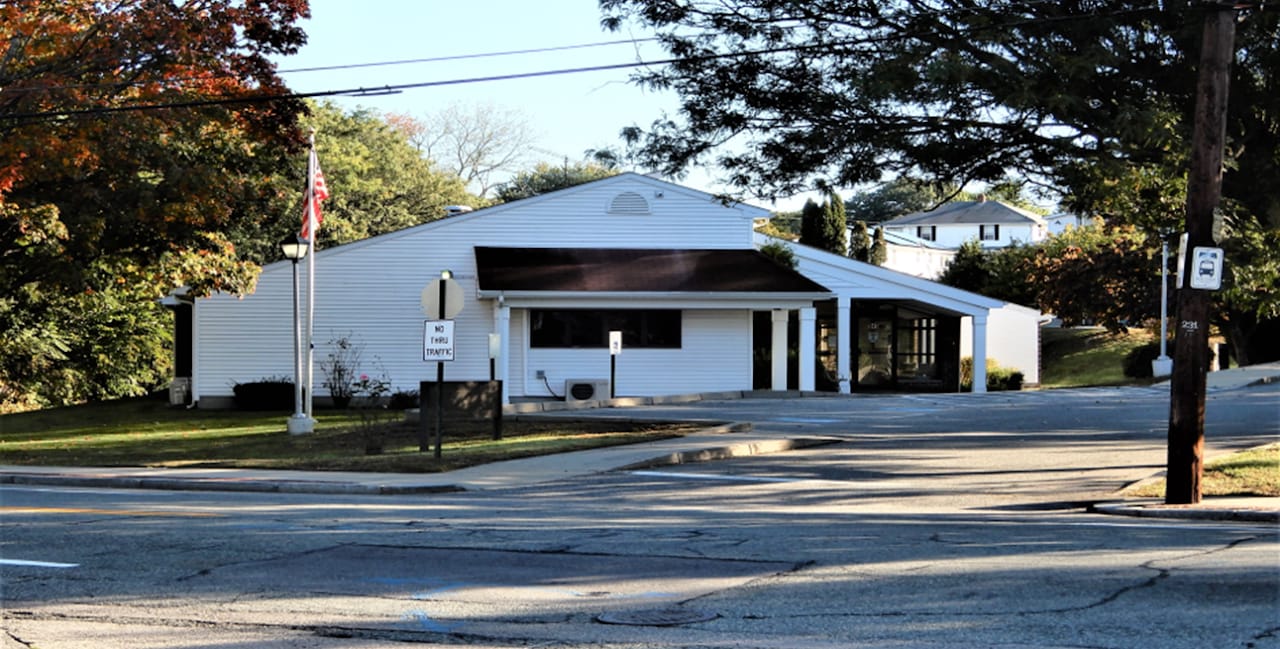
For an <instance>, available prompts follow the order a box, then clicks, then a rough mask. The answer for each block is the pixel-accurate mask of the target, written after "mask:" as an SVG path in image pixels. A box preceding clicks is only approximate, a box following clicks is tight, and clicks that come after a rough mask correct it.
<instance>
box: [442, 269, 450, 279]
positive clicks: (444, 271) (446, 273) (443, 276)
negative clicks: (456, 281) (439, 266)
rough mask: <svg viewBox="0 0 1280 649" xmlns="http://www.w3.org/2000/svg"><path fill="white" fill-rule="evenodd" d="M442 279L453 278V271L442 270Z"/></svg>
mask: <svg viewBox="0 0 1280 649" xmlns="http://www.w3.org/2000/svg"><path fill="white" fill-rule="evenodd" d="M440 279H453V271H451V270H448V269H446V270H442V271H440Z"/></svg>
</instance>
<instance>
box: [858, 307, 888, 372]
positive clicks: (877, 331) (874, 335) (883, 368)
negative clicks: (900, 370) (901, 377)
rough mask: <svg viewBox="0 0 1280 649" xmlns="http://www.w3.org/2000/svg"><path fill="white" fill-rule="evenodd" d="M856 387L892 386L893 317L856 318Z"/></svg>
mask: <svg viewBox="0 0 1280 649" xmlns="http://www.w3.org/2000/svg"><path fill="white" fill-rule="evenodd" d="M857 333H858V338H857V341H856V342H857V347H858V385H859V386H861V387H869V388H874V387H885V388H888V387H891V386H892V385H893V336H894V327H893V317H892V316H879V315H873V316H869V317H862V318H858V331H857Z"/></svg>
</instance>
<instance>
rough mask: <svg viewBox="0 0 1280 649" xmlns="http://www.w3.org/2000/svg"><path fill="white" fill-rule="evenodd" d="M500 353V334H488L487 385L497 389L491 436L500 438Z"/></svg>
mask: <svg viewBox="0 0 1280 649" xmlns="http://www.w3.org/2000/svg"><path fill="white" fill-rule="evenodd" d="M501 355H502V336H501V335H499V334H489V385H490V386H491V387H494V389H496V390H497V391H498V394H497V398H496V400H495V403H494V406H493V438H494V439H502V385H501V384H496V385H495V383H496V382H497V380H498V357H499V356H501Z"/></svg>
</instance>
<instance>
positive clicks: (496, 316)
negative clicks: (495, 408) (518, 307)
mask: <svg viewBox="0 0 1280 649" xmlns="http://www.w3.org/2000/svg"><path fill="white" fill-rule="evenodd" d="M493 330H494V332H495V333H497V334H498V338H499V341H500V342H499V346H498V350H499V351H498V364H497V368H496V369H497V372H496V374H497V379H498V380H499V381H502V405H504V406H505V405H507V404H509V403H511V380H510V379H511V376H510V375H511V307H509V306H507V305H505V304H503V303H501V302H499V303H498V306H497V308H496V309H494V310H493Z"/></svg>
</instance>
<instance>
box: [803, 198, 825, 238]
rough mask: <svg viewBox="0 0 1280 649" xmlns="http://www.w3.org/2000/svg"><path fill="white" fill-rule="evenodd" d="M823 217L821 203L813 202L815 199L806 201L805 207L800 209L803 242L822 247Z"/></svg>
mask: <svg viewBox="0 0 1280 649" xmlns="http://www.w3.org/2000/svg"><path fill="white" fill-rule="evenodd" d="M822 218H823V209H822V206H821V205H818V204H817V203H815V202H813V199H809V200H807V201H805V202H804V207H803V208H801V209H800V243H801V244H804V245H806V246H812V247H814V248H821V247H822Z"/></svg>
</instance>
